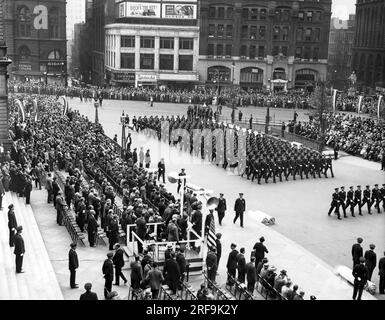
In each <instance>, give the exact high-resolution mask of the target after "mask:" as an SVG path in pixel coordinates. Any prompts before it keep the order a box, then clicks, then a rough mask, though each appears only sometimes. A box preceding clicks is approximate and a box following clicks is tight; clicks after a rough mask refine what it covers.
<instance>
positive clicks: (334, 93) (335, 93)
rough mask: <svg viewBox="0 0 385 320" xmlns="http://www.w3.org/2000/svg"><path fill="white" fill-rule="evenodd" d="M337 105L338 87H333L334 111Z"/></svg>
mask: <svg viewBox="0 0 385 320" xmlns="http://www.w3.org/2000/svg"><path fill="white" fill-rule="evenodd" d="M336 105H337V89H333V112H336Z"/></svg>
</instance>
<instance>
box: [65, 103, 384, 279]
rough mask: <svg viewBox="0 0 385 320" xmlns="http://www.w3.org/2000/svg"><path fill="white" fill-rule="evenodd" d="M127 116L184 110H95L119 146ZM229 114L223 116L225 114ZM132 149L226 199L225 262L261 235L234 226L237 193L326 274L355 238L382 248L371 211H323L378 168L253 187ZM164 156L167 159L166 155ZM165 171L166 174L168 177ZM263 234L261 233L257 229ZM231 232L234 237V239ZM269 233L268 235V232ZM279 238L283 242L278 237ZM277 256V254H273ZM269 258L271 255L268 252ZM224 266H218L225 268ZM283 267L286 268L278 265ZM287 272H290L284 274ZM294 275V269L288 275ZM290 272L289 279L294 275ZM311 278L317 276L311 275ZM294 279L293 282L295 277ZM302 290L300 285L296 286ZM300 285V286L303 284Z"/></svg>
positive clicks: (377, 174)
mask: <svg viewBox="0 0 385 320" xmlns="http://www.w3.org/2000/svg"><path fill="white" fill-rule="evenodd" d="M69 104H70V107H71V108H73V109H77V110H79V111H80V112H81V113H82V114H84V115H86V116H87V117H88V118H89V119H91V120H93V119H94V115H95V109H94V106H93V103H91V102H88V103H84V102H83V103H80V101H79V99H72V100H71V99H70V100H69ZM123 110H124V112H125V113H126V114H129V115H130V118H131V119H132V116H134V115H135V116H136V117H138V116H140V115H142V116H143V115H147V116H149V115H159V116H161V115H164V116H167V115H170V116H171V115H177V114H179V115H183V114H185V111H186V106H185V105H179V104H160V103H157V104H155V106H154V108H150V106H149V104H148V103H145V102H132V101H112V100H105V101H103V107H102V108H99V119H100V122H101V124H102V125H103V127H104V130H105V132H106V134H107V135H109V136H110V137H113V136H114V135H115V134H117V135H118V138H119V140H118V141H120V132H121V127H120V126H119V121H120V115H121V113H122V111H123ZM227 112H228V111H227ZM292 112H293V110H274V113H275V115H276V119H278V118H279V119H290V117H291V115H292ZM298 113H299V115H300V117H306V115H305V112H302V111H300V112H298ZM253 114H255V115H257V114H258V115H261V117H262V116H263V110H259V109H255V110H253ZM133 145H134V146H135V147H140V146H142V145H143V146H144V149H146V148H149V149H150V150H151V155H152V167H156V165H157V162H158V159H159V158H160V156H163V157H165V161H166V171H167V172H170V171H179V170H180V168H182V167H184V168H186V171H187V173H188V174H190V175H191V176H192V179H191V182H192V183H194V184H197V185H200V186H203V187H205V188H208V189H212V190H214V194H215V195H218V194H219V192H222V193H224V194H225V198H226V199H227V202H228V211H227V215H226V217H225V220H224V225H223V226H222V227H217V231H220V232H222V233H223V246H224V255H223V256H224V257H225V256H226V255H227V253H228V251H229V249H228V248H229V246H230V243H231V242H235V243H237V244H238V246H239V247H241V246H245V248H246V257H247V258H248V257H249V254H250V251H251V249H252V246H253V245H254V243H255V242H256V241H257V239H258V238H259V237H260V236H261V235H262V234H261V233H260V232H261V231H260V228H261V227H260V226H261V225H260V224H259V223H258V222H257V221H256V220H255V219H254V218H253V217H252V216H251V213H250V212H248V213H247V214H246V216H245V228H244V229H241V228H240V227H239V225H238V224H237V225H233V224H232V219H233V214H234V213H233V211H232V206H233V204H234V201H235V199H236V197H237V196H238V192H243V193H244V197H245V199H246V203H247V210H246V211H255V210H260V211H263V212H266V213H268V214H269V215H271V216H273V217H275V218H276V225H275V226H273V227H270V229H269V230H272V231H276V232H278V233H279V234H280V235H282V236H284V237H286V238H288V239H290V240H292V241H293V242H294V243H296V244H298V245H299V246H301V247H303V248H305V249H306V250H307V251H309V252H311V253H312V254H314V255H315V256H317V257H318V258H320V259H321V260H322V264H325V265H327V266H328V267H329V268H330V270H333V268H335V267H337V266H339V265H346V266H348V267H350V268H351V267H352V266H351V265H352V259H351V246H352V244H353V243H355V242H356V238H357V237H362V238H363V239H364V242H363V248H364V251H365V250H367V249H368V248H369V244H371V243H374V244H376V245H377V248H378V251H377V248H376V252H377V255H378V256H380V255H381V254H382V252H381V250H383V244H384V243H385V232H384V231H385V223H384V222H385V221H384V219H385V218H384V217H385V214H383V213H382V214H377V213H376V212H375V211H374V210H372V212H373V215H368V214H367V213H366V209H365V208H363V216H357V217H356V218H353V217H350V216H349V218H347V219H343V220H342V221H339V220H337V218H336V217H335V216H332V217H328V216H327V211H328V209H329V206H330V202H331V194H332V192H333V191H334V188H335V187H340V186H345V187H346V188H347V189H348V187H349V186H350V185H353V186H356V185H358V184H360V185H362V186H363V187H364V186H365V185H367V184H369V185H371V186H373V185H374V184H375V183H379V184H380V183H382V182H383V181H384V178H385V174H384V172H383V171H380V170H379V169H380V164H378V163H373V162H369V161H366V160H363V159H360V158H355V157H351V156H346V157H342V158H341V159H339V160H338V161H335V162H333V167H334V174H335V178H330V176H329V178H328V179H325V178H321V179H319V178H317V179H313V178H310V179H309V180H303V181H301V180H297V181H290V180H289V181H288V182H282V183H279V182H278V183H277V184H273V183H269V184H267V185H266V184H262V185H257V184H256V183H255V182H254V183H252V182H251V181H248V180H246V179H245V178H241V177H239V176H234V175H231V174H229V173H226V172H225V171H224V170H223V169H221V168H218V167H216V166H213V165H211V164H209V163H201V162H200V160H198V159H194V161H191V159H190V157H189V156H188V155H186V154H185V153H182V154H180V152H179V151H177V150H176V149H175V148H172V149H171V150H170V149H169V148H168V147H167V146H164V145H163V146H162V147H160V143H159V142H158V141H157V140H156V141H155V140H153V139H146V138H144V137H143V136H142V135H138V134H135V133H133ZM167 155H168V156H167ZM167 172H166V174H167ZM167 187H168V189H169V190H170V191H174V192H175V190H174V189H175V186H169V185H168V186H167ZM262 230H263V229H262ZM234 232H236V236H234ZM269 232H270V231H269ZM264 236H265V237H266V238H267V239H266V245H267V247H268V248H269V246H270V249H271V256H272V255H273V251H275V253H274V257H276V255H277V257H278V256H282V259H283V260H282V261H285V258H286V259H287V260H288V261H290V259H291V258H292V257H291V252H287V251H285V250H284V249H283V250H282V252H281V250H280V247H279V245H278V243H276V244H275V245H274V247H275V248H272V244H271V243H269V238H268V237H267V236H266V234H264ZM282 239H284V238H282ZM278 251H279V254H277V253H278ZM269 255H270V253H269ZM222 263H223V265H221V266H220V267H221V268H223V267H224V262H222ZM279 267H280V268H285V267H286V266H285V265H280V266H279ZM289 271H291V269H289ZM293 271H294V270H293ZM293 271H291V272H289V274H290V273H291V274H293ZM313 276H316V274H314V275H313ZM297 279H298V277H297ZM373 281H374V282H375V283H376V284H378V272H377V269H376V270H375V271H374V273H373ZM299 285H301V283H299ZM302 285H304V284H302Z"/></svg>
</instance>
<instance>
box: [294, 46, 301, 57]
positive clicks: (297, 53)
mask: <svg viewBox="0 0 385 320" xmlns="http://www.w3.org/2000/svg"><path fill="white" fill-rule="evenodd" d="M295 57H296V58H297V59H301V58H302V47H297V48H296V49H295Z"/></svg>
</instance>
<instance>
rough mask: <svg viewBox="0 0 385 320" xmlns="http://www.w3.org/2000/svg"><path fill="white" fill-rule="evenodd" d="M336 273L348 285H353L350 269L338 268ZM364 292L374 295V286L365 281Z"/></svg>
mask: <svg viewBox="0 0 385 320" xmlns="http://www.w3.org/2000/svg"><path fill="white" fill-rule="evenodd" d="M336 273H337V274H338V275H339V276H340V277H341V278H342V279H344V280H346V281H347V282H348V283H349V284H351V285H354V277H353V273H352V269H350V268H348V267H346V266H338V267H337V268H336ZM365 290H366V291H368V292H369V293H370V294H372V295H374V294H375V293H376V285H375V284H374V283H373V282H371V281H367V282H366V285H365Z"/></svg>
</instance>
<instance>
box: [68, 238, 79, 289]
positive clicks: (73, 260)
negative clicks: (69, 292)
mask: <svg viewBox="0 0 385 320" xmlns="http://www.w3.org/2000/svg"><path fill="white" fill-rule="evenodd" d="M77 268H79V260H78V254H77V252H76V243H71V249H70V251H69V252H68V269H69V270H70V287H71V289H76V288H79V286H78V285H77V284H76V269H77Z"/></svg>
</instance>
